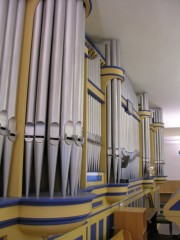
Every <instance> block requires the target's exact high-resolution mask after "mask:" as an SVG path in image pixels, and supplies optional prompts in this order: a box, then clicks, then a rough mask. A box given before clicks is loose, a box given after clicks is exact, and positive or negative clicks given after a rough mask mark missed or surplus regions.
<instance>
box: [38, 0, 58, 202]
mask: <svg viewBox="0 0 180 240" xmlns="http://www.w3.org/2000/svg"><path fill="white" fill-rule="evenodd" d="M53 14H54V1H53V0H46V1H45V5H44V11H43V25H42V35H41V47H40V59H39V71H38V85H37V98H36V113H35V142H34V154H35V182H36V196H37V197H38V196H39V193H40V182H41V172H42V163H43V155H44V144H45V135H46V114H47V97H48V82H49V70H50V53H51V39H52V26H53Z"/></svg>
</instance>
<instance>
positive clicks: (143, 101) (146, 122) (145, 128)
mask: <svg viewBox="0 0 180 240" xmlns="http://www.w3.org/2000/svg"><path fill="white" fill-rule="evenodd" d="M139 106H140V108H139V109H140V111H149V101H148V94H147V93H142V94H139ZM141 122H142V161H143V162H142V168H143V169H142V175H143V177H148V175H149V167H150V118H149V117H144V118H142V120H141Z"/></svg>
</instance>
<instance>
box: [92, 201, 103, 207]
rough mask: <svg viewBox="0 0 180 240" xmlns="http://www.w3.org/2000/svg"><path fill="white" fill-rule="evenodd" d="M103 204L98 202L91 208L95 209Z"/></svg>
mask: <svg viewBox="0 0 180 240" xmlns="http://www.w3.org/2000/svg"><path fill="white" fill-rule="evenodd" d="M102 204H103V201H99V202H95V203H93V204H92V207H93V208H95V207H99V206H101V205H102Z"/></svg>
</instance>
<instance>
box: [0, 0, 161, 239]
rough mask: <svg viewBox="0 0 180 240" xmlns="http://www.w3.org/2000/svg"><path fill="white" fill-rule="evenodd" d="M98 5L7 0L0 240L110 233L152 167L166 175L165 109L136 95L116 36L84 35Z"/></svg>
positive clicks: (0, 32) (0, 34) (0, 5)
mask: <svg viewBox="0 0 180 240" xmlns="http://www.w3.org/2000/svg"><path fill="white" fill-rule="evenodd" d="M91 9H92V3H91V1H90V0H65V1H61V0H9V1H7V0H0V173H1V174H0V239H5V238H6V237H8V239H10V240H11V239H15V238H14V236H17V238H16V239H18V240H21V239H34V240H39V239H47V240H48V239H49V240H50V239H59V240H60V239H65V238H64V236H65V235H66V234H67V236H66V239H109V238H110V231H111V229H110V227H111V225H112V216H113V213H114V211H115V210H116V209H117V208H118V207H119V206H120V202H121V201H122V200H123V199H126V200H125V201H127V205H128V204H131V205H133V206H134V205H136V206H141V205H142V204H143V198H144V194H145V192H144V189H143V184H144V180H143V179H142V177H144V178H146V181H147V178H148V177H149V172H148V169H149V167H150V165H153V164H155V165H156V176H162V175H163V174H164V173H163V166H164V153H163V151H164V150H163V123H162V121H163V119H162V110H161V109H151V110H149V104H148V98H147V93H142V94H139V95H138V96H137V95H136V93H135V91H134V89H133V84H132V82H131V80H130V79H129V77H128V75H127V73H126V71H125V70H124V69H123V68H122V67H121V61H120V42H119V41H118V40H116V39H112V40H109V39H108V40H103V41H102V43H101V44H102V46H103V47H102V49H101V50H100V49H99V48H98V47H97V45H96V44H95V43H94V42H93V41H92V39H91V38H90V37H89V36H88V35H85V21H86V17H88V15H89V14H90V12H91ZM138 107H139V109H138ZM151 116H153V117H152V118H151ZM150 130H152V131H151V132H150ZM150 133H151V134H150ZM150 153H151V154H150ZM151 188H152V189H153V190H152V189H146V190H145V191H146V192H147V191H148V192H151V193H152V194H154V196H156V195H157V193H158V187H156V186H154V185H152V186H151ZM126 195H127V196H126ZM129 197H130V198H129ZM157 199H158V198H157ZM157 199H156V197H154V201H155V203H156V205H158V200H157ZM139 203H142V204H139ZM17 209H18V210H17ZM69 234H70V235H69Z"/></svg>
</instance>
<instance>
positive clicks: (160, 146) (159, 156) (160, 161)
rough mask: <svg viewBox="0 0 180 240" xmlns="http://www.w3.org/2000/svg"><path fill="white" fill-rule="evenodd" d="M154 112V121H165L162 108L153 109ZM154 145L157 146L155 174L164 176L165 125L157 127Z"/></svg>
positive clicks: (152, 120) (160, 122)
mask: <svg viewBox="0 0 180 240" xmlns="http://www.w3.org/2000/svg"><path fill="white" fill-rule="evenodd" d="M151 112H152V119H151V122H152V123H155V124H156V123H157V124H158V123H159V124H162V123H163V113H162V109H161V108H156V109H151ZM154 141H155V143H154V146H155V175H156V176H164V165H165V156H164V131H163V127H159V128H157V130H156V131H155V134H154Z"/></svg>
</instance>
